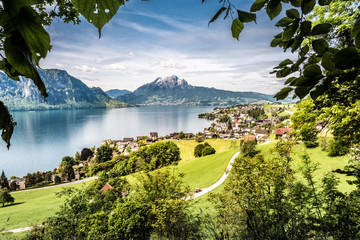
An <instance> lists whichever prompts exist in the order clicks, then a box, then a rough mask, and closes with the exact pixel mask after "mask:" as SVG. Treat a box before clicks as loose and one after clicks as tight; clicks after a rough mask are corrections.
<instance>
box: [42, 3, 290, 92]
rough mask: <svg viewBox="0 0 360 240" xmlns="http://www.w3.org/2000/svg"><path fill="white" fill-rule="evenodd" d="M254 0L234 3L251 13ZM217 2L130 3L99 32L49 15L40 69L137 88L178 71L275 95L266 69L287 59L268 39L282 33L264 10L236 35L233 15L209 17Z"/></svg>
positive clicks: (199, 80)
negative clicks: (47, 41)
mask: <svg viewBox="0 0 360 240" xmlns="http://www.w3.org/2000/svg"><path fill="white" fill-rule="evenodd" d="M251 2H252V0H242V1H240V0H238V1H233V3H234V4H235V5H236V6H237V7H238V8H239V9H242V10H245V11H247V10H249V9H250V6H251ZM220 7H221V4H219V3H218V1H217V0H207V1H205V3H203V4H201V0H150V1H140V0H130V1H128V2H126V5H125V6H122V7H121V8H120V10H119V12H118V13H117V15H116V16H115V17H114V18H113V19H112V20H111V21H110V23H108V24H107V25H105V26H104V28H103V30H102V37H101V39H99V38H98V32H97V29H96V28H95V27H94V26H92V25H90V24H89V23H87V22H86V20H84V19H82V20H83V21H82V23H81V24H80V25H73V24H64V23H61V21H58V20H54V22H53V24H52V25H51V26H50V27H48V28H47V30H48V31H49V33H50V36H51V44H52V46H53V48H52V50H51V52H50V53H49V55H48V57H47V58H46V59H45V60H43V61H42V62H41V63H40V66H41V67H42V68H60V69H64V70H66V71H67V72H68V73H69V74H71V75H73V76H75V77H77V78H79V79H80V80H82V81H83V82H84V83H86V84H87V85H88V86H98V87H101V88H102V89H104V90H109V89H113V88H117V89H129V90H135V89H136V88H137V87H139V86H141V85H142V84H145V83H148V82H150V81H153V80H155V79H156V78H157V77H166V76H170V75H177V76H178V77H179V78H182V79H185V80H187V81H188V82H189V83H190V84H191V85H195V86H207V87H215V88H219V89H225V90H232V91H256V92H262V93H268V94H274V93H275V92H276V91H277V90H279V89H281V88H282V86H283V85H282V84H283V80H281V79H276V78H275V76H273V75H270V74H269V72H270V71H271V70H272V67H274V66H276V65H277V64H278V63H279V62H280V61H281V60H283V59H285V58H287V57H290V58H291V55H290V54H289V53H284V52H283V51H282V50H281V49H280V48H271V47H270V41H271V40H272V38H273V36H274V35H276V34H277V33H279V32H280V29H277V28H276V27H274V24H275V23H276V20H277V19H278V18H277V19H275V20H273V21H270V20H269V18H268V17H267V16H266V14H265V12H264V11H261V12H259V13H258V20H257V23H258V24H255V23H248V24H246V25H245V29H244V31H243V32H242V34H241V36H240V40H239V41H237V40H236V39H234V38H232V36H231V31H230V26H231V19H226V20H225V21H224V20H222V19H223V18H222V17H220V18H219V19H218V21H216V22H214V23H212V24H210V26H209V27H208V22H209V20H210V19H211V18H212V16H213V15H214V14H215V13H216V11H217V10H218V9H219V8H220Z"/></svg>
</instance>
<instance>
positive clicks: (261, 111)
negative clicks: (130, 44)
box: [2, 104, 293, 191]
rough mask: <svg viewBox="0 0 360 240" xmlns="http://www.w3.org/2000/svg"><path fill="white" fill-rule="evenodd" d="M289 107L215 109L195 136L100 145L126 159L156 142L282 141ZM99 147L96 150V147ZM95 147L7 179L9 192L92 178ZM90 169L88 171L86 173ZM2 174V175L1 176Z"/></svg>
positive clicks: (155, 136)
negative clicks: (56, 164)
mask: <svg viewBox="0 0 360 240" xmlns="http://www.w3.org/2000/svg"><path fill="white" fill-rule="evenodd" d="M290 108H291V106H289V105H270V104H269V105H238V106H231V107H222V108H215V109H213V111H212V112H210V113H202V114H199V118H205V119H208V120H213V123H212V124H211V126H209V127H208V128H204V129H203V130H202V131H201V132H198V133H184V132H182V131H180V132H174V133H171V134H168V135H166V136H159V134H158V133H157V132H150V134H149V136H137V137H135V138H134V137H125V138H123V139H122V140H112V139H107V140H103V141H102V142H101V145H100V147H101V146H105V145H106V146H108V147H110V148H111V154H112V157H115V156H121V155H123V156H126V155H129V154H130V153H131V152H134V151H137V150H138V149H139V148H141V147H142V146H145V145H149V144H152V143H155V142H157V141H159V140H196V141H197V142H202V141H204V140H205V139H229V140H243V141H245V142H246V141H256V142H265V141H268V140H273V139H276V138H285V137H288V136H290V135H291V132H292V131H293V129H292V128H290V126H291V122H290V119H289V118H290V116H291V114H292V112H291V111H290ZM100 147H99V148H100ZM99 148H95V147H93V148H84V149H83V150H82V151H81V153H79V152H77V153H76V154H75V157H74V158H72V157H69V156H66V157H64V158H63V160H62V162H61V163H60V165H59V167H58V168H55V169H54V170H53V171H46V172H45V171H38V172H36V173H32V174H31V173H28V174H27V175H26V176H23V177H22V178H19V177H15V176H12V177H10V179H9V180H8V186H9V188H10V190H12V191H15V190H23V189H27V188H36V187H42V186H47V185H52V184H60V183H67V182H71V181H78V180H80V179H81V178H84V177H90V176H93V175H95V174H94V173H95V172H94V171H91V169H90V168H91V166H92V165H93V164H94V159H95V156H96V154H97V151H98V149H99ZM89 169H90V171H89ZM2 174H4V173H2Z"/></svg>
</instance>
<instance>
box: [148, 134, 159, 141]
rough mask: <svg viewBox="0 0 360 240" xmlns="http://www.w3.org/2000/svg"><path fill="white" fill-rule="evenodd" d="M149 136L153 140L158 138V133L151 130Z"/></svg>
mask: <svg viewBox="0 0 360 240" xmlns="http://www.w3.org/2000/svg"><path fill="white" fill-rule="evenodd" d="M150 138H151V140H153V141H157V140H158V138H159V135H158V133H157V132H151V133H150Z"/></svg>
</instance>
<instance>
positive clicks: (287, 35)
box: [282, 21, 299, 41]
mask: <svg viewBox="0 0 360 240" xmlns="http://www.w3.org/2000/svg"><path fill="white" fill-rule="evenodd" d="M298 27H299V22H298V21H295V22H294V23H293V24H291V25H290V26H287V27H286V28H285V29H284V32H283V35H282V40H283V41H289V40H290V39H291V38H292V37H293V36H294V34H295V32H296V30H297V29H298Z"/></svg>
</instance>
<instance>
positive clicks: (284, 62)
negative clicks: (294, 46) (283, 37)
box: [279, 59, 294, 66]
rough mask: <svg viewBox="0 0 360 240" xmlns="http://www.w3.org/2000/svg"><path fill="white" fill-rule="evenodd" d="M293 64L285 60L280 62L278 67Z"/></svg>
mask: <svg viewBox="0 0 360 240" xmlns="http://www.w3.org/2000/svg"><path fill="white" fill-rule="evenodd" d="M293 63H294V62H293V61H291V60H290V59H285V60H284V61H282V62H281V63H279V66H286V65H289V64H293Z"/></svg>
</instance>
